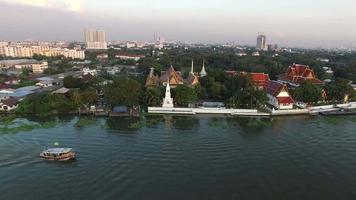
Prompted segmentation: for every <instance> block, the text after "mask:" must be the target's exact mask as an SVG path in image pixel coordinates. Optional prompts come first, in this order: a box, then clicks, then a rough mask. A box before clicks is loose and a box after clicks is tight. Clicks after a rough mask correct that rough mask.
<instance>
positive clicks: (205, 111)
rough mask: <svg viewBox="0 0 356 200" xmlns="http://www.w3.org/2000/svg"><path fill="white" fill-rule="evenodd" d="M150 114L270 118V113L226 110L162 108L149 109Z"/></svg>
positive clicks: (249, 110) (251, 110)
mask: <svg viewBox="0 0 356 200" xmlns="http://www.w3.org/2000/svg"><path fill="white" fill-rule="evenodd" d="M148 113H150V114H180V115H196V114H197V115H199V114H207V115H208V114H216V115H234V116H269V113H263V112H259V111H258V110H255V109H226V108H161V107H149V108H148Z"/></svg>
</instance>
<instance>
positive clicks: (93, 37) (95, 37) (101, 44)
mask: <svg viewBox="0 0 356 200" xmlns="http://www.w3.org/2000/svg"><path fill="white" fill-rule="evenodd" d="M84 38H85V44H86V48H87V49H107V48H108V45H107V43H106V33H105V31H103V30H96V29H85V30H84Z"/></svg>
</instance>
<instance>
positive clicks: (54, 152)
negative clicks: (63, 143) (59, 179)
mask: <svg viewBox="0 0 356 200" xmlns="http://www.w3.org/2000/svg"><path fill="white" fill-rule="evenodd" d="M40 157H41V158H42V159H44V160H52V161H69V160H73V159H75V152H73V150H72V149H71V148H51V149H47V150H44V151H43V152H42V153H40Z"/></svg>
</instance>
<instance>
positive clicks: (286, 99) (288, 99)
mask: <svg viewBox="0 0 356 200" xmlns="http://www.w3.org/2000/svg"><path fill="white" fill-rule="evenodd" d="M277 100H278V103H279V104H291V103H294V100H293V99H292V97H277Z"/></svg>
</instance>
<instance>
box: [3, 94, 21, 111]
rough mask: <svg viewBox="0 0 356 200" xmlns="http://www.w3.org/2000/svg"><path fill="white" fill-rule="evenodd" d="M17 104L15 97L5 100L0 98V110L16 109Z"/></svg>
mask: <svg viewBox="0 0 356 200" xmlns="http://www.w3.org/2000/svg"><path fill="white" fill-rule="evenodd" d="M18 105H19V101H18V99H17V98H13V97H11V98H8V99H5V100H2V101H1V102H0V111H5V112H9V111H12V110H14V109H16V108H17V107H18Z"/></svg>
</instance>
